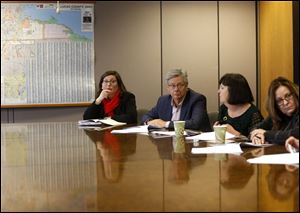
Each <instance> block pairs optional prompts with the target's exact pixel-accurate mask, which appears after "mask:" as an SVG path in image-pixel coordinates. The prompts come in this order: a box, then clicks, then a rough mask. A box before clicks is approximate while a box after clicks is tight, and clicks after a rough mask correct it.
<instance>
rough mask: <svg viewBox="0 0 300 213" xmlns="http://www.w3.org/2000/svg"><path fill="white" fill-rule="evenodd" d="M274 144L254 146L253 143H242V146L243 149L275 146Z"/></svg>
mask: <svg viewBox="0 0 300 213" xmlns="http://www.w3.org/2000/svg"><path fill="white" fill-rule="evenodd" d="M273 145H274V144H271V143H264V144H254V143H252V142H241V143H240V146H241V147H268V146H273Z"/></svg>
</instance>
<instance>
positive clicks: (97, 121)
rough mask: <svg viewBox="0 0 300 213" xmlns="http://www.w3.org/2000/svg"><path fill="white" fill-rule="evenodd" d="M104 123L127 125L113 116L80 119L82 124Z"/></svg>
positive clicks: (98, 124)
mask: <svg viewBox="0 0 300 213" xmlns="http://www.w3.org/2000/svg"><path fill="white" fill-rule="evenodd" d="M102 124H106V125H110V126H120V125H126V123H122V122H118V121H115V120H114V119H111V118H105V119H88V120H80V121H78V125H80V126H101V125H102Z"/></svg>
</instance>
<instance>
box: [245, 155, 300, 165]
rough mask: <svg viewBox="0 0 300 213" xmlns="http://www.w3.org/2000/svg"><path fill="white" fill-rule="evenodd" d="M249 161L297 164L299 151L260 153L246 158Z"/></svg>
mask: <svg viewBox="0 0 300 213" xmlns="http://www.w3.org/2000/svg"><path fill="white" fill-rule="evenodd" d="M247 161H248V162H249V163H257V164H299V152H297V153H282V154H272V155H262V156H260V157H257V158H251V159H248V160H247Z"/></svg>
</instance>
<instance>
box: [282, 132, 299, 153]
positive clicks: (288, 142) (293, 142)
mask: <svg viewBox="0 0 300 213" xmlns="http://www.w3.org/2000/svg"><path fill="white" fill-rule="evenodd" d="M290 146H292V147H293V148H294V149H295V151H296V150H299V139H297V138H295V137H293V136H290V137H289V138H288V139H286V141H285V148H286V150H287V151H289V152H294V151H292V150H291V147H290Z"/></svg>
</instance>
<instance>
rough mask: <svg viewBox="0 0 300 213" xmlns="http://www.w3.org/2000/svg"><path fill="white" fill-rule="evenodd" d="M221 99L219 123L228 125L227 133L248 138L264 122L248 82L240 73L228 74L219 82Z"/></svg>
mask: <svg viewBox="0 0 300 213" xmlns="http://www.w3.org/2000/svg"><path fill="white" fill-rule="evenodd" d="M219 85H220V86H219V90H218V93H219V98H220V102H221V103H222V105H221V106H220V109H219V116H218V121H217V122H216V123H215V124H214V125H218V124H226V126H227V131H228V132H230V133H231V134H234V135H236V136H239V135H244V136H248V135H249V133H250V131H251V129H252V128H253V127H254V126H255V125H256V124H258V123H259V122H261V121H262V120H263V117H262V115H261V113H260V111H259V110H258V108H257V107H256V106H254V105H253V104H252V102H253V100H254V99H253V95H252V92H251V89H250V86H249V84H248V82H247V80H246V79H245V78H244V76H242V75H241V74H238V73H227V74H225V75H224V76H223V77H222V78H221V79H220V81H219Z"/></svg>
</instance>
